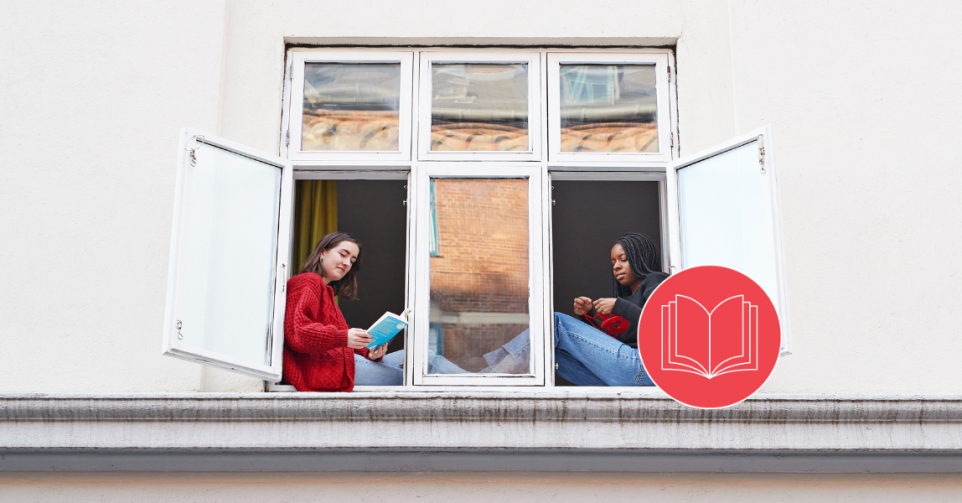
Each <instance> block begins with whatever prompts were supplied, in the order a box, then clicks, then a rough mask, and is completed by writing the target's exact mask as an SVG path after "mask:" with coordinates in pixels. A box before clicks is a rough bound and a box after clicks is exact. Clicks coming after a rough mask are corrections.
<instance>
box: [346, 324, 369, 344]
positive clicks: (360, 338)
mask: <svg viewBox="0 0 962 503" xmlns="http://www.w3.org/2000/svg"><path fill="white" fill-rule="evenodd" d="M373 340H374V339H373V338H372V337H371V334H369V333H367V331H366V330H362V329H360V328H352V329H350V330H348V331H347V347H349V348H351V349H361V348H363V347H364V346H367V345H368V344H370V343H371V342H372V341H373Z"/></svg>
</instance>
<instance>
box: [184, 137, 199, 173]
mask: <svg viewBox="0 0 962 503" xmlns="http://www.w3.org/2000/svg"><path fill="white" fill-rule="evenodd" d="M191 139H192V140H193V141H194V147H193V148H191V147H190V146H188V147H187V148H186V149H185V150H187V151H188V152H190V167H192V168H193V167H195V166H197V151H198V150H199V149H200V144H201V141H202V140H203V139H204V137H203V136H195V137H193V138H191Z"/></svg>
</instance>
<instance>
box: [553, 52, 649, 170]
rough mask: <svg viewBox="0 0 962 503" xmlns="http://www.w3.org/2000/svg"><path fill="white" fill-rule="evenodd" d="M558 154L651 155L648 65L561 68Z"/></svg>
mask: <svg viewBox="0 0 962 503" xmlns="http://www.w3.org/2000/svg"><path fill="white" fill-rule="evenodd" d="M559 80H560V83H561V89H560V96H561V117H560V119H561V151H562V152H657V151H658V124H657V122H656V111H657V110H656V101H655V66H654V65H561V69H560V79H559Z"/></svg>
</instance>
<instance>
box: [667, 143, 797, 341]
mask: <svg viewBox="0 0 962 503" xmlns="http://www.w3.org/2000/svg"><path fill="white" fill-rule="evenodd" d="M756 141H761V142H762V146H763V148H764V152H760V153H759V164H760V167H759V169H760V170H762V172H761V174H764V175H765V177H766V180H765V190H766V194H765V201H766V203H767V206H768V208H767V212H766V213H767V215H766V217H767V224H768V225H770V226H771V231H772V243H771V244H770V246H771V251H772V254H773V258H774V264H773V267H774V271H773V272H774V275H775V281H776V296H777V298H773V299H771V300H772V303H773V304H774V305H775V309H776V310H777V312H778V317H779V325H780V328H781V335H782V339H781V355H783V356H784V355H789V354H791V353H792V339H791V330H790V323H789V310H788V298H787V285H786V272H785V251H784V245H783V241H782V224H781V203H780V201H779V195H778V180H777V170H776V163H775V146H774V128H773V127H772V126H764V127H761V128H758V129H755V130H753V131H750V132H748V133H745V134H741V135H738V136H736V137H734V138H731V139H729V140H726V141H724V142H721V143H719V144H717V145H715V146H713V147H710V148H708V149H705V150H702V151H701V152H697V153H695V154H692V155H689V156H685V157H683V158H681V159H678V160H677V161H674V162H672V163H671V164H670V165H669V167H668V172H667V175H668V179H667V196H668V201H667V202H668V204H667V206H668V215H667V217H668V231H669V232H668V234H669V241H670V244H671V246H670V267H671V272H672V274H674V273H676V272H679V271H682V270H684V269H685V267H684V264H683V261H682V243H681V211H680V205H679V194H678V190H679V183H678V171H680V170H682V169H684V168H686V167H688V166H692V165H694V164H697V163H699V162H701V161H704V160H707V159H710V158H712V157H715V156H717V155H720V154H724V153H725V152H728V151H731V150H734V149H737V148H739V147H743V146H745V145H748V144H750V143H753V142H756Z"/></svg>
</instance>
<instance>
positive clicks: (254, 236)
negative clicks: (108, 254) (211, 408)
mask: <svg viewBox="0 0 962 503" xmlns="http://www.w3.org/2000/svg"><path fill="white" fill-rule="evenodd" d="M292 171H293V170H292V167H291V165H290V163H289V162H288V161H287V160H285V159H281V158H279V157H276V156H272V155H269V154H265V153H263V152H258V151H256V150H253V149H250V148H247V147H245V146H243V145H238V144H236V143H234V142H230V141H227V140H224V139H222V138H217V137H215V136H213V135H209V134H206V133H201V132H199V131H195V130H191V129H187V128H185V129H184V130H183V131H182V132H181V139H180V157H179V163H178V169H177V186H176V195H175V199H174V223H173V228H172V232H171V234H172V236H171V247H170V248H171V249H170V270H169V279H168V285H167V310H166V315H165V320H164V345H163V351H164V354H166V355H169V356H173V357H176V358H182V359H185V360H190V361H194V362H197V363H202V364H205V365H212V366H216V367H221V368H224V369H227V370H231V371H235V372H238V373H241V374H245V375H249V376H253V377H257V378H260V379H266V380H269V381H279V380H280V379H281V356H282V352H283V346H284V306H285V298H286V291H285V285H286V280H287V276H288V269H289V267H288V264H287V261H288V257H289V247H290V239H289V237H290V227H291V200H292V192H293V177H292Z"/></svg>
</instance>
